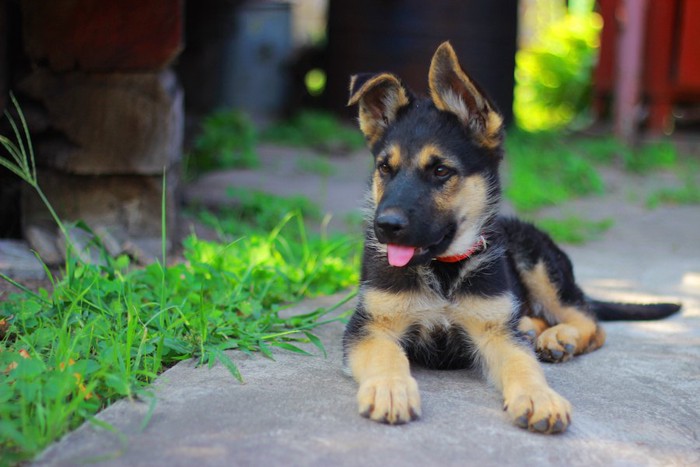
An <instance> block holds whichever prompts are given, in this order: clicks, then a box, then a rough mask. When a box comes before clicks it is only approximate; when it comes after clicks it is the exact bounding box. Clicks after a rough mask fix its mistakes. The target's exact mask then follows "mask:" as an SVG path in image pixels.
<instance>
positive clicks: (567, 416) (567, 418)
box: [504, 386, 571, 433]
mask: <svg viewBox="0 0 700 467" xmlns="http://www.w3.org/2000/svg"><path fill="white" fill-rule="evenodd" d="M504 409H505V410H506V411H507V412H508V415H510V417H511V419H512V420H513V423H515V424H516V425H517V426H519V427H521V428H528V429H530V431H537V432H539V433H561V432H563V431H565V430H566V429H567V427H568V426H569V424H570V423H571V404H570V403H569V401H567V400H566V399H564V398H563V397H562V396H560V395H559V394H557V393H556V392H555V391H554V390H552V389H551V388H549V387H546V386H545V387H537V388H532V389H529V390H524V391H522V392H521V393H519V394H516V395H514V396H512V397H511V398H509V399H506V401H505V407H504Z"/></svg>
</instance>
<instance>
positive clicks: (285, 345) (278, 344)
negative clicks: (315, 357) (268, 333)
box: [270, 341, 312, 356]
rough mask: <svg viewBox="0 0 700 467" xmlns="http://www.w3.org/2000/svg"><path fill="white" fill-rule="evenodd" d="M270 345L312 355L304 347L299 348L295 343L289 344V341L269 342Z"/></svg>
mask: <svg viewBox="0 0 700 467" xmlns="http://www.w3.org/2000/svg"><path fill="white" fill-rule="evenodd" d="M270 345H274V346H275V347H279V348H280V349H284V350H288V351H290V352H294V353H296V354H299V355H307V356H312V354H310V353H309V352H307V351H306V350H304V349H300V348H299V347H297V346H296V345H293V344H290V343H289V342H275V341H273V342H270Z"/></svg>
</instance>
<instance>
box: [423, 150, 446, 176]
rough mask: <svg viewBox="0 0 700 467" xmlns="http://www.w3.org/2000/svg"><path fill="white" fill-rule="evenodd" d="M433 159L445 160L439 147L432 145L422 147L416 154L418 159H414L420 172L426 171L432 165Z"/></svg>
mask: <svg viewBox="0 0 700 467" xmlns="http://www.w3.org/2000/svg"><path fill="white" fill-rule="evenodd" d="M433 157H438V158H440V159H445V158H446V157H445V155H444V154H443V152H442V150H441V149H440V148H439V147H437V146H435V145H433V144H426V145H425V146H423V147H422V148H421V150H420V152H419V153H418V157H417V158H416V161H417V164H418V168H420V169H421V170H427V169H428V168H429V167H430V165H431V164H432V163H433Z"/></svg>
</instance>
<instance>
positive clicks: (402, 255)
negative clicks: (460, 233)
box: [386, 228, 454, 268]
mask: <svg viewBox="0 0 700 467" xmlns="http://www.w3.org/2000/svg"><path fill="white" fill-rule="evenodd" d="M453 236H454V228H449V229H448V231H447V233H445V234H444V235H442V236H441V237H440V239H439V240H438V241H437V242H435V243H432V244H430V245H428V246H422V247H418V246H410V245H397V244H394V243H388V244H387V246H386V251H387V259H388V260H389V264H390V265H391V266H394V267H397V268H402V267H404V266H408V265H409V264H414V265H415V264H423V263H428V262H430V261H431V260H432V259H433V258H434V257H436V256H438V253H440V252H442V251H445V250H446V249H447V246H448V245H449V244H450V242H451V241H452V237H453Z"/></svg>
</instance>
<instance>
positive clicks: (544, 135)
mask: <svg viewBox="0 0 700 467" xmlns="http://www.w3.org/2000/svg"><path fill="white" fill-rule="evenodd" d="M611 165H616V166H618V167H620V168H622V169H624V170H626V171H627V172H630V173H635V174H639V175H646V174H652V173H653V172H654V171H657V170H668V169H672V168H674V167H675V168H677V170H680V171H681V172H682V173H681V175H680V176H681V178H682V179H683V180H684V184H683V186H682V187H681V188H675V189H671V188H668V189H663V190H659V191H657V192H655V193H653V194H652V195H651V196H650V197H649V199H648V200H647V206H648V207H654V206H657V205H658V204H660V203H676V204H690V203H698V202H700V189H698V188H697V186H698V184H697V176H696V174H697V173H698V170H696V169H693V168H692V167H687V168H684V167H685V166H686V165H687V164H682V163H680V156H679V155H678V151H677V149H676V147H675V146H674V145H673V144H672V143H671V142H669V141H667V140H659V141H653V142H650V143H647V144H644V145H642V146H640V147H639V148H636V149H635V148H630V147H628V146H625V145H624V144H622V143H620V142H619V141H618V140H616V139H615V138H613V137H611V136H605V137H582V136H574V135H568V134H567V133H564V132H540V133H529V132H525V131H522V130H518V129H514V130H513V131H511V132H510V133H509V134H508V136H507V139H506V165H505V172H504V173H505V177H504V178H505V184H504V185H505V188H504V194H505V197H506V199H508V200H509V201H510V202H511V203H512V204H513V206H514V207H515V209H516V210H517V211H518V212H519V213H520V214H522V215H524V216H525V217H529V218H537V216H536V215H535V214H536V213H537V212H538V211H539V210H541V209H543V208H545V207H548V206H555V205H559V204H561V203H564V202H567V201H570V200H572V199H575V198H580V197H584V196H591V195H593V196H595V195H602V194H604V193H605V184H604V182H603V179H602V177H601V176H600V168H601V167H602V166H611ZM537 224H538V225H539V226H540V227H542V228H543V229H544V230H546V231H548V232H549V233H550V234H551V235H552V236H553V237H554V238H555V240H557V241H561V242H565V243H577V244H580V243H584V242H585V241H588V240H592V239H595V238H597V237H598V236H599V235H600V234H601V233H603V232H604V231H605V230H607V229H608V228H609V227H610V226H611V225H612V223H611V221H610V220H609V219H606V220H602V221H593V220H588V219H582V218H580V217H577V216H570V217H567V218H565V219H559V220H555V219H545V220H538V221H537Z"/></svg>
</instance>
